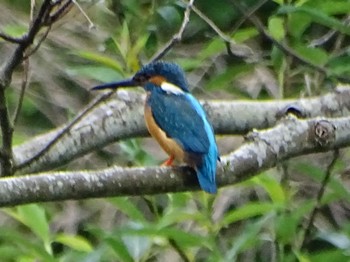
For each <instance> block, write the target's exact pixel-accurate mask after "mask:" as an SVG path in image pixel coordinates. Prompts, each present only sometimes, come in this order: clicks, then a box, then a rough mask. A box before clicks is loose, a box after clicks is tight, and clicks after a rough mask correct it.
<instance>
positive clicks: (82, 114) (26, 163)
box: [14, 91, 114, 171]
mask: <svg viewBox="0 0 350 262" xmlns="http://www.w3.org/2000/svg"><path fill="white" fill-rule="evenodd" d="M112 94H114V91H111V92H108V93H105V94H103V95H101V96H99V97H97V98H96V99H95V100H93V101H92V102H91V103H90V104H89V105H88V106H87V107H86V108H85V109H84V110H83V111H82V112H80V114H78V115H77V116H76V117H75V118H74V119H73V120H72V121H71V122H70V123H68V124H67V125H66V126H65V127H63V128H62V129H61V130H60V131H59V132H58V133H57V135H56V136H55V137H54V138H53V139H52V140H51V141H50V142H49V143H48V144H47V145H45V147H44V148H43V149H41V150H40V151H39V152H38V153H36V154H35V155H34V156H32V157H31V158H29V159H27V160H26V161H24V162H23V163H21V164H20V165H17V166H14V170H15V171H17V170H19V169H22V168H25V167H27V166H29V165H30V164H31V163H33V162H34V161H36V160H37V159H39V158H40V157H41V156H43V155H44V154H45V153H46V152H48V151H49V150H50V149H51V148H52V147H53V146H54V145H55V144H56V143H57V142H58V141H59V139H60V138H61V137H63V136H64V135H65V134H67V133H68V132H69V131H70V130H71V128H72V127H73V126H74V125H75V124H76V123H78V122H79V121H80V120H81V119H82V118H83V117H85V116H86V115H87V114H88V113H89V112H90V111H91V110H92V109H94V108H95V107H96V105H98V104H99V103H101V102H102V101H105V100H106V99H108V98H109V97H110V96H111V95H112Z"/></svg>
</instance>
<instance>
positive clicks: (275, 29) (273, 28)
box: [268, 16, 286, 41]
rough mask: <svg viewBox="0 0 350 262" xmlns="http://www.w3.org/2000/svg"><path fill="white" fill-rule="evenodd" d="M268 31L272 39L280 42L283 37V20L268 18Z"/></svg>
mask: <svg viewBox="0 0 350 262" xmlns="http://www.w3.org/2000/svg"><path fill="white" fill-rule="evenodd" d="M268 30H269V32H270V34H271V36H272V37H273V38H275V39H276V40H278V41H280V40H282V39H283V38H284V37H285V34H286V32H285V30H284V20H283V19H282V18H281V17H274V16H272V17H270V18H269V22H268Z"/></svg>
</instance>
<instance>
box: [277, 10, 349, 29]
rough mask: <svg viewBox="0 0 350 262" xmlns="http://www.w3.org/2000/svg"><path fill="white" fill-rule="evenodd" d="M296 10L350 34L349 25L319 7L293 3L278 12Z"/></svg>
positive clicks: (315, 20)
mask: <svg viewBox="0 0 350 262" xmlns="http://www.w3.org/2000/svg"><path fill="white" fill-rule="evenodd" d="M295 12H299V13H304V14H307V15H308V16H309V17H310V18H311V19H312V20H313V21H314V22H316V23H319V24H321V25H324V26H328V27H329V28H332V29H335V30H338V31H339V32H341V33H343V34H347V35H350V27H349V26H347V25H345V24H344V23H342V22H341V21H339V20H338V19H336V18H334V17H331V16H329V15H327V14H325V13H324V12H322V11H321V10H319V9H317V8H311V7H304V6H301V7H295V6H291V5H285V6H282V7H281V8H280V9H279V10H278V14H290V13H295Z"/></svg>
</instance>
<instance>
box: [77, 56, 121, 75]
mask: <svg viewBox="0 0 350 262" xmlns="http://www.w3.org/2000/svg"><path fill="white" fill-rule="evenodd" d="M72 53H73V54H74V55H76V56H79V57H81V58H84V59H87V60H90V61H92V62H95V63H98V64H101V65H104V66H106V67H109V68H112V69H114V70H115V71H117V72H118V73H121V74H122V73H123V67H122V66H121V65H120V64H119V63H118V62H117V61H116V60H114V59H112V58H110V57H109V56H106V55H102V54H100V53H93V52H90V51H75V52H72Z"/></svg>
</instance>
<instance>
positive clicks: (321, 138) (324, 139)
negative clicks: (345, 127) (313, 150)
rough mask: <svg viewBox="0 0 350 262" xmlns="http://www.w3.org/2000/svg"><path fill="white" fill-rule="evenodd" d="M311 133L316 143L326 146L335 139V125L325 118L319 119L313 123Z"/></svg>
mask: <svg viewBox="0 0 350 262" xmlns="http://www.w3.org/2000/svg"><path fill="white" fill-rule="evenodd" d="M312 135H313V136H314V141H315V142H316V143H317V144H318V145H320V146H322V147H325V146H328V145H330V144H332V143H333V142H334V140H335V126H334V125H333V124H332V123H330V122H329V121H327V120H320V121H318V122H317V123H316V124H315V126H314V130H313V134H312Z"/></svg>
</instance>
